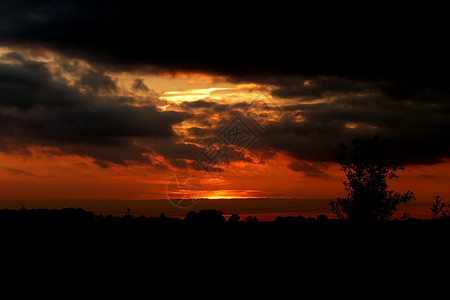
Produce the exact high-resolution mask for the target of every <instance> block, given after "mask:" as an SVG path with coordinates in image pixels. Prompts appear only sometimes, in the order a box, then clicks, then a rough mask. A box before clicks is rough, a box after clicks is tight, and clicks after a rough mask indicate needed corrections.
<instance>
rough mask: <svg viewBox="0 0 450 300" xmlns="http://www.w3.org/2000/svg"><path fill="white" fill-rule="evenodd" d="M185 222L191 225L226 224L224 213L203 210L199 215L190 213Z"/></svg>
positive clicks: (214, 210) (215, 210)
mask: <svg viewBox="0 0 450 300" xmlns="http://www.w3.org/2000/svg"><path fill="white" fill-rule="evenodd" d="M184 220H185V222H187V223H191V224H222V223H224V222H225V217H224V216H223V212H221V211H219V210H217V209H202V210H200V211H199V212H198V213H197V212H195V211H190V212H188V213H187V214H186V217H185V219H184Z"/></svg>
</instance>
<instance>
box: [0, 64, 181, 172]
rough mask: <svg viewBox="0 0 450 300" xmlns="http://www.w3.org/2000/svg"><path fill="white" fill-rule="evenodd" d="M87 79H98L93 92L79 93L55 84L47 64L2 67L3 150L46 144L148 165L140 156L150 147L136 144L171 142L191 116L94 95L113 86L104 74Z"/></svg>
mask: <svg viewBox="0 0 450 300" xmlns="http://www.w3.org/2000/svg"><path fill="white" fill-rule="evenodd" d="M10 56H11V55H10ZM16 58H17V57H16ZM90 76H94V77H95V76H96V77H98V78H97V79H99V80H97V81H96V80H93V81H92V82H91V81H89V82H90V86H91V88H92V89H93V91H92V92H88V93H81V92H80V91H79V90H78V89H77V88H75V87H69V86H67V85H65V84H64V82H59V81H55V80H54V79H53V78H52V76H51V75H50V73H49V71H48V69H47V67H46V65H45V63H42V62H35V61H28V60H25V59H22V60H21V61H20V63H18V64H14V65H12V64H0V136H1V138H2V140H3V144H4V145H7V146H2V147H1V150H2V151H13V150H19V149H23V150H21V151H26V150H25V149H26V148H27V146H29V145H49V146H55V147H59V148H61V149H63V150H64V151H66V152H68V153H76V154H79V155H86V156H91V157H93V158H95V159H97V160H99V161H112V162H116V163H124V162H126V161H131V160H134V161H148V159H147V158H146V157H145V156H143V155H142V154H143V153H145V152H148V149H146V147H145V146H138V145H135V144H134V141H135V140H136V139H140V138H144V139H145V138H147V139H171V138H174V137H175V134H174V131H173V129H172V125H173V124H176V123H180V122H182V121H183V120H185V119H186V118H188V117H189V115H188V114H187V113H182V112H173V111H164V112H160V111H158V110H157V109H156V108H155V107H154V106H152V105H144V106H139V107H137V106H132V105H128V104H126V101H124V100H123V99H120V97H114V96H98V95H97V94H96V93H94V90H99V89H103V88H106V87H109V88H110V89H112V88H113V85H111V81H109V79H105V78H107V77H104V76H103V75H102V73H96V72H93V73H91V74H90ZM86 80H87V79H86Z"/></svg>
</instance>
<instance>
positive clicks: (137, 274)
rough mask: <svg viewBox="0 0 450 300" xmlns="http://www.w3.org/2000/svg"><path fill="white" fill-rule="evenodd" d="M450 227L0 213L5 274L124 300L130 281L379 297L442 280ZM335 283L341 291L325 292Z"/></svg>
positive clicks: (211, 214)
mask: <svg viewBox="0 0 450 300" xmlns="http://www.w3.org/2000/svg"><path fill="white" fill-rule="evenodd" d="M235 219H236V217H235ZM449 229H450V224H449V223H448V222H438V221H431V220H408V221H393V222H387V223H379V224H350V223H347V222H342V221H339V220H328V219H326V218H324V217H323V216H322V217H318V218H315V219H314V218H303V217H283V218H277V219H276V220H275V221H271V222H257V221H256V220H254V219H253V220H252V219H247V220H244V221H237V220H235V221H233V220H230V219H228V220H225V218H223V217H222V215H221V212H219V211H215V210H205V211H199V212H191V213H188V214H187V215H186V217H185V218H184V219H177V218H167V217H164V216H163V215H162V216H160V217H153V218H146V217H137V218H136V217H132V216H129V215H128V216H127V215H125V216H123V217H112V216H107V217H104V216H96V215H95V214H93V213H91V212H87V211H84V210H82V209H72V208H68V209H60V210H42V209H27V210H0V234H1V240H0V253H1V258H2V274H3V275H4V276H6V278H8V279H9V280H10V281H12V282H15V283H20V284H22V283H24V282H27V284H29V282H32V283H39V285H40V286H41V287H42V286H45V287H47V288H48V290H45V291H44V292H45V294H47V293H48V292H49V291H54V289H55V288H56V287H57V288H60V287H64V289H65V290H66V291H67V290H71V291H72V290H73V291H78V290H84V289H89V290H93V291H95V292H100V293H103V291H104V290H107V291H109V292H112V293H113V294H115V293H122V295H123V293H125V294H127V293H129V292H130V293H131V292H132V291H128V290H126V289H127V288H128V287H129V283H130V281H131V284H132V286H133V289H134V288H136V289H139V290H143V291H144V293H149V290H150V291H159V292H162V293H166V294H167V295H175V294H177V293H178V295H180V294H181V295H183V294H185V293H193V294H195V295H198V294H202V293H203V294H204V293H206V294H208V292H207V291H210V290H214V291H215V293H216V292H220V293H226V291H232V290H234V291H236V292H239V293H241V292H242V291H246V292H249V293H250V294H249V295H254V294H255V293H258V294H259V295H264V294H265V293H267V292H268V291H270V292H271V293H275V294H272V295H277V297H281V298H284V297H283V296H282V295H285V296H286V297H287V296H288V295H289V294H291V293H293V292H294V293H299V292H300V290H301V291H304V290H308V289H309V288H311V289H313V291H316V292H318V291H319V290H320V289H321V288H323V289H324V291H320V292H321V294H322V295H324V294H323V293H324V292H326V291H328V292H331V293H335V292H336V290H335V288H344V289H345V290H346V291H345V293H346V294H349V293H351V292H352V291H355V290H354V289H353V288H354V287H355V286H356V285H357V286H358V287H359V288H363V287H364V285H365V286H366V287H367V288H369V287H370V289H372V290H373V291H372V292H371V293H373V292H374V291H377V290H380V286H378V284H379V283H378V281H374V280H382V281H383V282H385V283H386V285H385V286H384V287H387V286H391V285H392V284H394V283H396V284H397V282H398V281H399V280H402V281H405V282H406V281H408V284H411V281H410V280H417V278H420V277H421V276H423V275H424V274H427V277H429V276H434V275H437V274H440V273H437V272H436V270H440V269H441V268H447V267H446V264H447V260H448V259H447V253H449V252H448V250H449V246H448V239H449V234H448V233H449ZM405 276H406V277H405ZM439 276H440V275H439ZM439 276H437V277H439ZM429 278H430V277H429ZM329 282H335V284H336V286H335V287H332V286H322V285H323V284H325V283H326V284H329ZM341 284H342V285H341ZM27 286H28V285H27ZM21 288H24V289H26V288H27V287H21ZM172 289H173V290H172ZM317 289H319V290H317ZM330 289H331V290H330ZM389 289H390V288H389ZM133 291H134V290H133ZM209 295H211V294H209ZM125 296H127V297H129V295H125Z"/></svg>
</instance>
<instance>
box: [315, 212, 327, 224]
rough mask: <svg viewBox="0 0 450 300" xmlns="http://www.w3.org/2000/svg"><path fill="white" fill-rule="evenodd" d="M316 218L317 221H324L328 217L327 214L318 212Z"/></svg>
mask: <svg viewBox="0 0 450 300" xmlns="http://www.w3.org/2000/svg"><path fill="white" fill-rule="evenodd" d="M316 220H317V222H319V223H325V222H327V221H328V217H327V215H324V214H319V215H317V217H316Z"/></svg>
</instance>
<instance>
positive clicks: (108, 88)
mask: <svg viewBox="0 0 450 300" xmlns="http://www.w3.org/2000/svg"><path fill="white" fill-rule="evenodd" d="M79 85H80V86H82V87H85V88H88V89H90V90H92V91H93V92H94V93H98V92H116V91H117V86H116V83H115V82H114V81H113V80H112V79H111V77H109V76H107V75H105V74H104V73H103V72H99V71H91V70H89V71H87V72H86V73H84V74H82V75H81V76H80V80H79Z"/></svg>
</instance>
